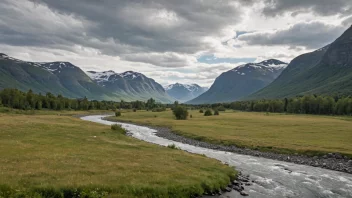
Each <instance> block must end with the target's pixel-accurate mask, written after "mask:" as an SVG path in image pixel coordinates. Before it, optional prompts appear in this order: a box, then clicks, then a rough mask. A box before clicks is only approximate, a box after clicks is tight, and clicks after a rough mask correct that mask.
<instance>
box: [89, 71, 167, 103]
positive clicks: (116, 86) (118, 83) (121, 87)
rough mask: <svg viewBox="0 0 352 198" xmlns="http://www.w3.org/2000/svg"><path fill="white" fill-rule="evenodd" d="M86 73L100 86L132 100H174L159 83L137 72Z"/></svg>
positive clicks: (165, 101)
mask: <svg viewBox="0 0 352 198" xmlns="http://www.w3.org/2000/svg"><path fill="white" fill-rule="evenodd" d="M87 74H88V76H89V77H90V78H91V79H92V80H93V81H95V82H96V83H97V84H98V85H100V86H101V87H104V88H105V89H107V90H109V91H110V92H112V93H116V94H119V95H123V96H125V97H129V98H133V100H142V101H145V100H148V99H149V98H154V99H155V100H156V101H158V102H162V103H171V102H173V101H174V100H173V99H172V98H171V97H170V96H169V95H168V94H167V93H166V92H165V90H164V88H163V87H162V86H161V85H160V84H159V83H157V82H155V81H154V80H153V79H151V78H148V77H146V76H145V75H143V74H141V73H138V72H133V71H127V72H124V73H120V74H118V73H115V72H114V71H105V72H96V71H87Z"/></svg>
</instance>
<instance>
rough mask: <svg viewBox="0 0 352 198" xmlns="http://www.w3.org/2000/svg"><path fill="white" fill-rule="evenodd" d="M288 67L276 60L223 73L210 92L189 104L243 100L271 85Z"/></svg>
mask: <svg viewBox="0 0 352 198" xmlns="http://www.w3.org/2000/svg"><path fill="white" fill-rule="evenodd" d="M286 66H287V64H286V63H284V62H281V61H279V60H275V59H270V60H266V61H263V62H260V63H248V64H245V65H241V66H238V67H236V68H234V69H232V70H230V71H227V72H224V73H222V74H221V75H220V76H219V77H217V78H216V80H215V82H214V84H213V85H212V86H211V87H210V89H209V90H208V91H206V92H205V93H203V94H202V95H200V96H199V97H197V98H195V99H193V100H191V101H189V102H187V103H188V104H210V103H220V102H231V101H235V100H238V99H241V98H243V97H245V96H248V95H249V94H252V93H254V92H256V91H258V90H260V89H262V88H263V87H265V86H267V85H268V84H270V83H271V82H272V81H273V80H275V79H276V78H277V77H278V76H279V75H280V73H281V72H282V71H283V70H284V68H285V67H286Z"/></svg>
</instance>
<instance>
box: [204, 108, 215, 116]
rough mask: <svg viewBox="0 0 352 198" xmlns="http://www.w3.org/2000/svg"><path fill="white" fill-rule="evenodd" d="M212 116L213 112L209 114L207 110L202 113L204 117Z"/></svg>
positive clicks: (209, 111)
mask: <svg viewBox="0 0 352 198" xmlns="http://www.w3.org/2000/svg"><path fill="white" fill-rule="evenodd" d="M212 115H213V112H211V110H210V109H207V110H206V111H205V112H204V116H212Z"/></svg>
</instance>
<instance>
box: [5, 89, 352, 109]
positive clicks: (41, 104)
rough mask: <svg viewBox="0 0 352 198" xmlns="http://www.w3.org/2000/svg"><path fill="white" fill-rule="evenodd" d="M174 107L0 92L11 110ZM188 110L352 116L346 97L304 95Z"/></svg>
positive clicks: (349, 103)
mask: <svg viewBox="0 0 352 198" xmlns="http://www.w3.org/2000/svg"><path fill="white" fill-rule="evenodd" d="M175 105H176V106H177V105H178V102H177V101H176V102H175V103H174V104H167V105H165V104H161V103H158V102H156V101H155V100H154V99H153V98H150V99H149V100H147V101H146V102H144V101H133V102H126V101H123V100H122V101H120V102H115V101H97V100H91V101H90V100H88V99H87V98H86V97H85V98H80V99H70V98H66V97H63V96H62V95H57V96H56V95H53V94H51V93H46V94H45V95H42V94H35V93H33V91H32V90H29V91H28V92H26V93H25V92H22V91H19V90H17V89H3V90H2V91H0V106H5V107H10V108H14V109H23V110H31V109H36V110H40V109H51V110H64V109H65V110H117V109H135V110H151V111H164V110H165V109H166V108H172V107H173V106H175ZM186 106H187V107H188V108H189V109H204V108H212V109H216V110H219V111H224V110H226V109H233V110H239V111H253V112H272V113H293V114H317V115H352V98H351V97H349V96H348V97H347V96H317V95H306V96H298V97H295V98H284V99H266V100H252V101H235V102H231V103H217V104H211V105H186Z"/></svg>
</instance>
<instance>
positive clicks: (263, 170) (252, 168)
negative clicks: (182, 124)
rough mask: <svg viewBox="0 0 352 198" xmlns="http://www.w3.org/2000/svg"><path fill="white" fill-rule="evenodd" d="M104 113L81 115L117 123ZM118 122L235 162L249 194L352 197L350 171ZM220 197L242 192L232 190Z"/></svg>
mask: <svg viewBox="0 0 352 198" xmlns="http://www.w3.org/2000/svg"><path fill="white" fill-rule="evenodd" d="M104 116H106V115H94V116H85V117H82V118H81V119H83V120H86V121H91V122H96V123H100V124H105V125H111V124H116V122H110V121H106V120H102V118H103V117H104ZM118 124H121V125H122V127H123V128H125V129H127V130H128V131H129V133H131V136H132V137H134V138H137V139H140V140H143V141H146V142H150V143H154V144H158V145H163V146H167V145H170V144H175V145H176V146H177V147H179V148H180V149H182V150H185V151H188V152H190V153H197V154H204V155H206V156H207V157H210V158H214V159H217V160H219V161H221V162H223V163H227V164H229V165H230V166H235V167H236V169H237V170H239V171H241V172H242V173H243V174H246V175H250V180H252V181H253V185H251V186H246V188H245V191H246V192H248V193H249V197H258V198H259V197H260V198H262V197H263V198H265V197H268V198H275V197H280V198H281V197H300V198H302V197H309V198H310V197H319V198H325V197H326V198H328V197H329V198H330V197H331V198H337V197H351V198H352V175H351V174H348V173H343V172H337V171H331V170H327V169H322V168H317V167H312V166H305V165H298V164H293V163H288V162H282V161H277V160H271V159H265V158H261V157H254V156H248V155H240V154H236V153H231V152H224V151H216V150H212V149H207V148H201V147H196V146H192V145H188V144H183V143H179V142H175V141H172V140H168V139H164V138H161V137H158V136H156V135H155V132H156V130H154V129H150V128H148V127H144V126H137V125H133V124H126V123H118ZM220 197H224V198H225V197H242V196H241V195H240V194H239V193H238V192H236V191H232V192H230V193H226V194H223V195H222V196H220Z"/></svg>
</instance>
